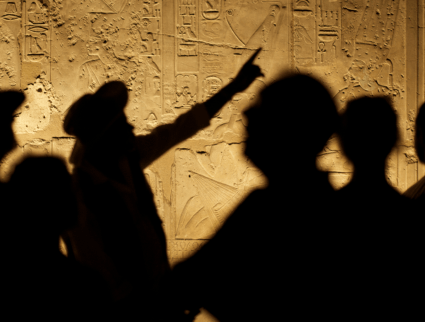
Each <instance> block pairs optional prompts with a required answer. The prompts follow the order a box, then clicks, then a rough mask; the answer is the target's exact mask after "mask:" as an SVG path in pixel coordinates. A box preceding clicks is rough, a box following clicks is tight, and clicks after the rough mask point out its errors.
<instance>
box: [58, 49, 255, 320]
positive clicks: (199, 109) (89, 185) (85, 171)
mask: <svg viewBox="0 0 425 322" xmlns="http://www.w3.org/2000/svg"><path fill="white" fill-rule="evenodd" d="M258 53H259V50H258V51H256V52H255V53H254V54H253V56H252V57H251V58H250V59H249V60H248V62H247V63H246V64H245V65H244V66H243V68H242V69H241V71H240V72H239V74H238V75H237V76H236V78H235V79H234V80H233V81H232V82H231V83H230V84H229V85H227V86H226V87H224V88H223V89H221V90H220V92H218V93H217V94H216V95H215V96H213V97H212V98H211V99H209V100H208V101H207V102H205V103H204V104H197V105H195V106H193V107H192V109H191V110H190V111H188V112H187V113H185V114H182V115H181V116H179V117H178V118H177V119H176V120H175V122H174V123H173V124H166V125H161V126H158V127H157V128H155V129H154V130H153V131H152V133H151V134H149V135H146V136H135V135H134V134H133V132H132V130H133V127H132V126H131V125H130V124H129V123H128V122H127V119H126V117H125V114H124V112H123V110H124V107H125V105H126V103H127V100H128V94H127V88H126V87H125V85H124V84H123V83H121V82H110V83H107V84H105V85H103V86H102V87H101V88H100V89H99V90H98V91H97V92H96V93H95V94H93V95H85V96H83V97H82V98H80V99H79V100H78V101H77V102H76V103H74V104H73V106H72V107H71V108H70V110H69V112H68V115H67V116H66V119H65V122H64V128H65V130H66V132H68V133H69V134H72V135H75V136H76V137H77V143H76V145H75V147H74V151H73V154H72V157H71V162H73V163H74V165H75V169H74V173H73V177H74V181H75V187H76V191H78V200H79V205H80V208H79V209H80V217H79V223H78V225H77V226H76V228H75V229H73V230H72V231H71V232H70V233H69V240H70V242H71V244H72V245H71V247H70V248H72V250H73V253H74V255H75V258H76V259H77V260H78V261H80V262H81V263H84V264H85V265H87V266H89V267H92V268H93V269H95V270H96V271H98V272H100V273H101V274H102V276H103V278H104V279H105V280H106V281H107V282H108V286H109V292H110V294H111V296H112V297H113V299H114V302H115V306H116V309H117V311H118V312H120V313H119V316H120V319H123V320H133V319H136V318H140V319H143V320H145V321H153V320H157V319H159V318H161V317H160V316H162V315H164V319H167V317H168V319H169V320H170V319H171V320H178V319H186V318H188V319H190V317H187V316H186V315H185V313H184V311H183V310H180V311H178V312H177V311H174V309H173V299H171V298H170V297H168V296H165V295H163V294H160V292H159V288H160V285H161V283H162V282H163V279H164V277H165V276H166V275H167V273H168V272H169V271H170V268H169V263H168V259H167V253H166V241H165V235H164V232H163V229H162V222H161V220H160V218H159V217H158V214H157V212H156V208H155V205H154V202H153V196H152V192H151V190H150V188H149V186H148V184H147V182H146V179H145V177H144V175H143V173H142V169H144V168H146V167H147V166H148V165H149V164H151V163H152V162H153V161H154V160H155V159H157V158H158V157H160V156H161V155H162V154H164V153H165V152H166V151H167V150H169V149H170V148H171V147H172V146H174V145H176V144H178V143H179V142H181V141H184V140H186V139H187V138H189V137H191V136H192V135H194V134H195V133H196V132H197V131H199V130H200V129H202V128H204V127H206V126H208V125H209V121H210V119H211V117H213V116H214V115H215V114H216V113H217V112H218V110H219V109H220V108H221V107H222V106H223V105H224V104H225V103H226V102H227V101H228V100H230V99H231V97H232V96H233V95H234V94H236V93H237V92H240V91H243V90H245V89H246V88H247V87H248V86H249V85H250V84H251V83H252V82H253V81H254V79H255V78H256V77H258V76H261V75H262V74H261V71H260V69H259V67H258V66H255V65H253V64H252V63H253V61H254V59H255V57H256V56H257V55H258Z"/></svg>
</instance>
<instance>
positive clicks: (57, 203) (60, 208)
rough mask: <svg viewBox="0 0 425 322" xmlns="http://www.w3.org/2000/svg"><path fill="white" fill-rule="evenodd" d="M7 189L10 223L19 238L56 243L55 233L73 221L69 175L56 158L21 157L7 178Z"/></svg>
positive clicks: (74, 218)
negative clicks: (10, 197)
mask: <svg viewBox="0 0 425 322" xmlns="http://www.w3.org/2000/svg"><path fill="white" fill-rule="evenodd" d="M10 189H11V190H10V191H11V192H12V194H11V195H12V196H13V213H12V214H13V217H14V218H13V222H15V224H17V225H18V227H17V229H18V230H19V231H20V232H21V233H22V236H23V239H26V238H31V239H33V242H43V241H44V240H47V241H48V242H49V241H52V240H53V242H55V241H56V242H58V238H59V235H60V234H61V233H62V232H64V231H65V230H67V229H69V228H71V227H72V226H73V225H75V224H76V223H77V203H76V199H75V196H74V193H73V189H72V183H71V176H70V175H69V173H68V170H67V169H66V166H65V164H64V163H63V161H61V160H60V159H57V158H52V157H28V158H26V159H24V160H23V161H22V162H21V163H20V164H18V165H17V166H16V168H15V172H14V173H13V174H12V176H11V178H10Z"/></svg>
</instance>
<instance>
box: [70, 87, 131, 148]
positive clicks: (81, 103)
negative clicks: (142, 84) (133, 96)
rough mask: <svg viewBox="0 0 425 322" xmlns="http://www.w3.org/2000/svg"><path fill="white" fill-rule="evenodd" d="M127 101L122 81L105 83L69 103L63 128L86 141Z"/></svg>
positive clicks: (111, 120)
mask: <svg viewBox="0 0 425 322" xmlns="http://www.w3.org/2000/svg"><path fill="white" fill-rule="evenodd" d="M127 101H128V93H127V87H126V86H125V85H124V83H122V82H119V81H112V82H110V83H106V84H105V85H103V86H102V87H100V88H99V89H98V90H97V92H96V93H94V94H86V95H83V96H82V97H81V98H80V99H78V100H77V101H76V102H75V103H74V104H72V105H71V107H70V108H69V111H68V113H67V115H66V117H65V120H64V125H63V126H64V130H65V132H66V133H68V134H70V135H75V136H77V137H78V138H79V139H80V140H81V141H82V142H83V143H86V142H88V141H90V140H91V139H93V138H94V137H95V136H96V135H98V133H99V132H102V131H103V130H105V129H106V128H107V127H108V126H109V125H110V124H111V123H113V121H114V120H115V118H116V117H117V116H118V115H121V114H122V113H123V111H124V107H125V105H126V104H127Z"/></svg>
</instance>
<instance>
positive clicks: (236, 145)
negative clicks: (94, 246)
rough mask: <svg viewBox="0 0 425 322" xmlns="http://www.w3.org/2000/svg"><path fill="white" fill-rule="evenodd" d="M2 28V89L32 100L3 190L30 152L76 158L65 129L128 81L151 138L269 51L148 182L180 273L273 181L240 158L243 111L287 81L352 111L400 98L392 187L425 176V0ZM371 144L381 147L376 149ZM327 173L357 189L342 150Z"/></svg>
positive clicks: (50, 12)
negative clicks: (325, 93) (99, 94)
mask: <svg viewBox="0 0 425 322" xmlns="http://www.w3.org/2000/svg"><path fill="white" fill-rule="evenodd" d="M0 17H1V19H0V88H1V89H8V88H13V89H21V90H23V91H24V92H25V94H26V97H27V100H26V101H25V102H24V104H23V105H22V106H21V107H20V110H19V111H18V114H17V116H16V118H15V122H14V131H15V133H16V136H17V140H18V144H19V147H18V148H17V149H16V150H14V151H13V152H12V153H11V154H10V155H9V156H8V157H7V159H6V160H5V161H4V162H3V164H2V166H1V175H2V177H3V178H7V177H8V173H9V172H10V169H12V168H13V167H12V164H13V162H14V160H16V159H17V158H19V157H20V156H22V155H23V154H25V153H39V154H49V155H61V156H63V157H65V158H67V157H68V156H69V154H70V151H71V149H72V145H73V143H74V138H72V137H69V136H68V135H67V134H66V133H64V132H63V130H62V120H63V118H64V115H65V114H66V112H67V109H68V108H69V106H70V104H71V103H72V102H73V101H74V100H76V99H77V98H78V97H79V96H81V95H82V94H83V93H86V92H89V93H90V92H94V91H95V90H96V89H97V88H98V87H99V86H100V85H101V84H103V83H105V82H107V81H109V80H115V79H119V80H122V81H123V82H125V84H126V85H127V86H128V89H129V91H130V102H129V104H128V106H127V107H126V113H127V115H128V120H129V121H130V122H131V123H133V124H134V125H135V132H136V134H148V133H149V132H150V131H151V130H152V129H153V128H155V127H156V126H158V125H161V124H165V123H170V122H173V120H174V119H175V118H176V117H177V116H178V115H180V114H181V113H184V112H185V111H187V110H188V109H190V107H191V105H193V104H194V103H196V102H202V101H205V100H206V99H207V98H208V97H210V96H211V95H213V94H214V93H216V92H217V91H218V90H219V89H220V88H221V87H222V86H224V85H226V84H227V83H229V81H230V80H231V79H232V78H233V77H234V76H235V74H236V72H237V71H238V69H239V68H240V67H241V66H242V64H243V63H244V62H245V61H246V59H247V57H249V56H250V55H251V54H252V52H253V49H256V48H258V47H260V46H261V47H263V51H262V52H261V53H260V55H259V57H258V59H257V60H256V64H258V65H259V66H261V68H262V70H263V72H264V74H265V75H266V77H265V78H264V79H258V80H256V81H255V82H254V84H253V85H252V86H251V87H250V88H249V89H248V90H247V91H246V92H245V93H241V94H238V95H236V96H234V97H233V99H232V101H230V102H228V103H227V105H226V106H225V107H224V108H223V109H222V110H221V112H220V113H219V114H218V115H216V116H215V117H214V118H213V120H212V122H211V126H209V127H208V128H206V129H204V130H202V131H200V132H199V133H198V134H196V135H195V136H194V137H192V138H191V139H189V140H187V141H185V142H183V143H181V144H180V145H179V146H177V147H175V148H173V149H172V150H170V151H169V152H167V153H166V154H165V155H164V156H163V157H162V158H160V159H159V160H157V161H156V162H155V163H154V164H153V165H151V166H150V167H149V169H146V170H145V173H146V176H147V177H148V179H149V182H150V185H151V187H152V190H153V192H154V195H155V202H156V205H157V207H158V211H159V214H160V216H161V217H162V220H163V222H164V229H165V231H166V234H167V237H168V239H169V243H168V247H169V255H170V258H171V261H173V262H176V261H178V260H181V259H182V258H185V257H187V256H188V255H189V254H190V253H191V252H193V251H195V250H196V249H197V248H198V247H199V246H200V245H202V244H203V243H204V242H205V240H207V239H208V238H210V236H211V235H212V234H213V233H214V232H215V231H216V230H217V228H218V227H219V226H220V224H221V223H222V222H223V220H224V219H225V218H226V216H227V215H228V214H229V213H230V211H231V210H232V209H233V208H234V207H235V206H236V205H237V203H238V202H239V201H240V200H242V198H244V197H245V196H246V195H247V194H248V193H249V191H251V190H252V189H254V188H255V187H258V186H261V185H262V184H264V183H265V179H264V177H263V176H262V174H261V172H260V171H258V170H257V169H256V168H255V167H254V166H253V165H252V164H251V163H250V161H249V160H247V159H246V157H245V156H244V154H243V152H242V151H243V150H242V149H243V144H244V141H245V139H246V132H245V127H246V120H245V119H244V116H243V114H242V111H243V110H244V109H245V108H246V107H247V106H249V104H250V102H252V101H253V100H254V99H255V95H256V94H257V93H258V91H259V90H261V89H262V88H264V86H266V85H267V84H269V83H270V82H272V81H273V80H274V79H275V78H276V77H277V76H278V75H279V73H280V72H282V71H285V70H295V71H299V72H303V73H308V74H312V75H314V76H316V77H318V78H319V79H320V80H321V81H323V82H324V83H325V84H326V85H327V86H329V89H330V91H331V93H332V95H333V96H334V97H335V101H336V102H337V104H338V106H339V109H341V110H342V109H343V108H344V105H345V103H346V102H347V101H349V100H350V99H352V98H356V97H360V96H362V95H371V96H373V95H380V94H386V95H390V96H391V98H392V100H393V103H394V106H395V108H396V110H397V114H398V117H399V128H400V132H401V142H400V144H399V147H398V149H397V150H395V151H394V153H393V154H392V155H391V158H390V160H389V162H388V169H387V176H388V179H389V181H390V182H391V183H392V184H393V185H394V186H396V187H398V188H399V189H400V190H401V191H404V190H405V189H406V188H407V187H408V186H410V185H411V184H413V183H414V182H415V181H416V180H417V178H418V177H421V176H423V175H424V174H425V171H424V167H423V166H422V165H419V164H418V162H417V158H416V156H415V152H414V150H413V147H412V146H413V135H414V119H415V115H416V113H417V107H418V104H419V103H421V102H423V101H424V0H412V1H410V0H409V1H407V0H304V1H302V0H301V1H299V0H281V1H274V0H115V1H111V0H78V1H77V0H29V1H25V0H23V1H19V0H8V1H0ZM305 94H306V95H308V89H306V93H305ZM284 101H285V97H282V102H283V103H284ZM276 108H278V107H276ZM272 117H273V115H270V118H272ZM365 117H367V115H365ZM295 121H296V122H300V128H301V127H302V120H295ZM294 135H296V133H294ZM364 144H375V142H374V140H373V137H371V138H370V141H369V142H364ZM280 152H281V153H282V155H285V154H286V156H282V157H293V158H295V159H296V156H295V155H291V152H290V151H285V150H283V151H280ZM275 156H276V157H277V156H278V154H276V155H275ZM317 163H318V166H319V167H320V168H322V169H324V170H327V171H331V174H330V179H331V181H332V183H333V185H334V186H335V187H341V186H342V185H344V184H345V183H346V182H347V181H348V180H349V177H350V173H351V172H352V167H351V165H350V164H349V162H348V161H347V160H346V159H345V158H344V157H343V155H342V153H341V151H340V147H339V144H338V141H337V138H332V139H331V140H330V141H329V142H328V144H327V146H326V147H325V149H324V150H323V151H322V153H321V154H320V156H319V157H318V162H317ZM288 170H290V169H282V171H288Z"/></svg>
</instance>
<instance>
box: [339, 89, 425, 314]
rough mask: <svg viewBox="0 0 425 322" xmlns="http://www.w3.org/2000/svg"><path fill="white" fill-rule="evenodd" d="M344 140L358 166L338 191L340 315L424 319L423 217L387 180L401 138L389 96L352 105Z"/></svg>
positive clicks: (352, 159) (361, 99)
mask: <svg viewBox="0 0 425 322" xmlns="http://www.w3.org/2000/svg"><path fill="white" fill-rule="evenodd" d="M342 120H343V122H342V127H341V129H342V130H341V139H342V145H343V149H344V152H345V154H346V155H347V157H348V158H349V159H350V160H351V161H352V163H353V165H354V175H353V179H352V180H351V182H350V183H349V184H348V185H347V186H346V187H344V188H342V189H341V190H339V191H337V193H336V196H337V201H338V203H337V205H338V209H339V211H340V212H341V216H340V218H339V219H338V221H337V222H338V230H339V236H338V240H339V243H340V245H341V246H343V247H341V248H340V254H341V255H340V261H339V263H340V267H341V271H340V272H339V277H340V278H341V280H342V281H343V282H342V283H341V285H340V290H339V293H340V294H344V296H345V297H346V299H345V301H342V300H341V299H340V303H341V305H340V310H341V314H345V315H346V316H347V315H348V314H350V316H352V317H355V318H358V319H360V318H362V317H364V316H365V315H368V316H370V317H371V318H381V319H382V318H385V319H390V318H392V319H404V320H407V319H411V318H413V316H414V315H415V314H418V313H419V311H418V309H419V306H418V303H419V301H422V300H423V298H421V299H419V297H417V295H415V294H417V289H418V287H423V278H422V277H421V275H422V273H421V270H422V269H423V264H422V263H421V262H422V260H421V259H419V257H418V254H421V253H422V248H423V233H422V231H421V230H422V228H420V227H422V221H423V220H422V219H421V217H422V216H421V214H419V213H416V212H415V211H414V209H413V207H412V204H411V203H410V202H408V199H407V198H405V197H403V196H401V195H400V194H399V193H398V192H397V191H396V190H395V189H394V188H392V187H391V185H390V184H388V182H387V178H386V173H385V166H386V164H385V162H386V159H387V157H388V155H389V153H390V151H391V150H392V148H393V147H394V145H395V144H396V141H397V138H398V131H397V120H396V114H395V112H394V110H393V109H392V107H391V105H390V103H389V100H388V99H386V98H384V97H375V98H370V97H363V98H360V99H358V100H354V101H352V102H350V103H349V104H348V106H347V110H346V112H345V114H344V115H343V118H342Z"/></svg>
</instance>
